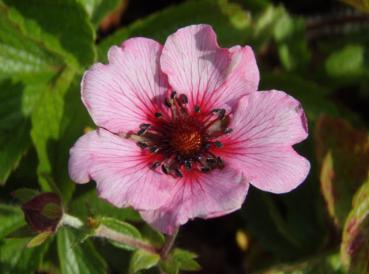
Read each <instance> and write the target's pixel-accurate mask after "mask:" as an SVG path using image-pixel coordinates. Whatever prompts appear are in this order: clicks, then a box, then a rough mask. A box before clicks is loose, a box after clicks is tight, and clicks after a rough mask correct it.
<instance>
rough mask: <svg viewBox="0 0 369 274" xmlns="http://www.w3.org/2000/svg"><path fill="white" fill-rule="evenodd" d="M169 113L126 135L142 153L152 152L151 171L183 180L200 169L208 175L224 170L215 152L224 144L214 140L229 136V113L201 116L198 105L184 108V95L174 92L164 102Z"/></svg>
mask: <svg viewBox="0 0 369 274" xmlns="http://www.w3.org/2000/svg"><path fill="white" fill-rule="evenodd" d="M164 104H165V106H166V107H168V108H169V109H170V114H169V115H165V116H163V114H162V113H160V112H156V113H155V117H156V118H155V121H153V123H152V124H141V125H140V127H139V128H140V129H139V130H138V131H137V133H131V134H129V136H128V137H129V138H131V139H132V140H135V141H136V142H137V145H138V146H139V147H141V149H143V150H148V151H149V152H150V153H152V154H153V155H152V157H150V159H154V160H153V162H151V164H150V168H152V169H156V168H158V167H159V166H161V170H162V171H163V173H165V174H167V175H171V176H174V177H183V173H184V172H188V171H191V170H194V169H196V170H199V171H201V172H209V171H211V170H213V169H216V168H219V169H222V168H223V167H224V163H223V161H222V159H221V158H220V157H218V156H216V150H217V149H220V148H221V147H223V144H222V143H221V142H219V141H217V140H216V139H217V138H219V137H220V136H222V135H224V134H229V133H231V132H232V129H230V128H228V127H227V126H228V124H229V120H230V118H229V114H226V111H225V110H224V109H213V110H212V111H210V112H209V113H201V109H200V107H199V106H195V107H194V110H193V111H189V110H188V108H187V104H188V99H187V97H186V95H184V94H181V95H179V96H177V93H176V92H173V93H172V95H171V96H170V98H166V99H165V101H164Z"/></svg>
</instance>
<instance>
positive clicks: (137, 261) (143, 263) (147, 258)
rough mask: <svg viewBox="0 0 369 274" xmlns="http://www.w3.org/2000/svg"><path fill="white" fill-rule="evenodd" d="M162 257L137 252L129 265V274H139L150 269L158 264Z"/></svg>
mask: <svg viewBox="0 0 369 274" xmlns="http://www.w3.org/2000/svg"><path fill="white" fill-rule="evenodd" d="M159 260H160V256H159V255H158V254H154V253H149V252H146V251H144V250H136V251H135V252H134V253H133V254H132V257H131V260H130V263H129V273H132V274H133V273H137V272H139V271H141V270H145V269H150V268H152V267H154V266H156V265H157V264H158V262H159Z"/></svg>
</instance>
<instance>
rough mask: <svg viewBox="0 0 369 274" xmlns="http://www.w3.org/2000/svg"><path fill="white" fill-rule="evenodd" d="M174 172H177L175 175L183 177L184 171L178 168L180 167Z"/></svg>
mask: <svg viewBox="0 0 369 274" xmlns="http://www.w3.org/2000/svg"><path fill="white" fill-rule="evenodd" d="M174 173H175V175H176V176H177V177H181V178H182V177H183V174H182V172H181V171H180V170H179V169H178V168H176V169H175V170H174Z"/></svg>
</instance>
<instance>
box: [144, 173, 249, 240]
mask: <svg viewBox="0 0 369 274" xmlns="http://www.w3.org/2000/svg"><path fill="white" fill-rule="evenodd" d="M248 188H249V184H248V182H247V180H246V178H245V177H244V176H243V175H242V174H241V173H239V172H237V171H236V170H234V169H231V168H224V169H223V170H213V171H212V172H211V173H208V174H207V173H206V174H204V173H196V174H194V175H193V177H187V178H186V177H185V179H184V180H182V181H178V182H177V183H176V187H175V188H174V189H173V192H172V193H173V194H172V199H171V200H170V201H169V202H168V203H167V204H165V205H163V207H161V208H159V209H158V210H153V211H141V212H140V213H141V216H142V218H143V219H144V220H145V221H147V222H148V223H150V224H151V225H152V226H153V227H155V228H156V229H158V230H160V231H162V232H164V233H167V234H172V233H173V232H174V231H175V229H176V227H178V226H179V225H183V224H185V223H186V222H187V221H188V220H189V219H193V218H195V217H201V218H213V217H218V216H222V215H225V214H228V213H230V212H233V211H235V210H237V209H239V208H240V207H241V206H242V203H243V202H244V200H245V198H246V194H247V191H248Z"/></svg>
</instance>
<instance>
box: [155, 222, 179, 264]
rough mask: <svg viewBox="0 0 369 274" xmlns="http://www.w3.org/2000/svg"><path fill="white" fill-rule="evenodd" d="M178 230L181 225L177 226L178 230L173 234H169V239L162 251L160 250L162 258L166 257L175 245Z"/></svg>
mask: <svg viewBox="0 0 369 274" xmlns="http://www.w3.org/2000/svg"><path fill="white" fill-rule="evenodd" d="M178 231H179V227H177V228H176V230H175V231H174V233H173V234H172V235H169V236H167V239H166V241H165V243H164V246H163V248H162V249H161V252H160V256H161V258H162V259H164V260H165V259H166V258H167V256H168V254H169V252H170V251H171V250H172V247H173V245H174V242H175V240H176V238H177V235H178Z"/></svg>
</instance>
